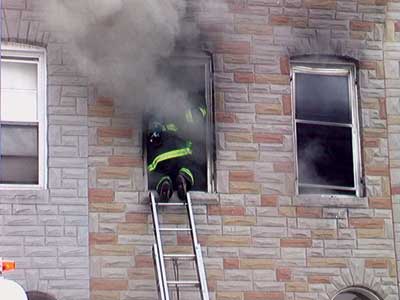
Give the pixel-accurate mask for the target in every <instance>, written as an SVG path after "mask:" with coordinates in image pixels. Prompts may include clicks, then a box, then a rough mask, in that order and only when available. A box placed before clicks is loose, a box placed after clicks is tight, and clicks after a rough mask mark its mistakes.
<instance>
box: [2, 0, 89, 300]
mask: <svg viewBox="0 0 400 300" xmlns="http://www.w3.org/2000/svg"><path fill="white" fill-rule="evenodd" d="M38 4H40V3H39V2H38V1H25V0H22V1H20V0H11V1H2V16H3V17H2V19H3V23H2V24H3V25H2V41H3V42H17V43H22V44H29V45H34V46H38V47H44V48H45V49H46V51H47V73H48V77H47V103H48V106H47V115H48V116H47V120H48V127H47V128H48V129H47V131H48V139H47V142H48V149H47V151H48V163H47V165H48V188H47V189H46V190H35V191H29V190H25V189H23V190H1V191H0V203H1V204H0V205H1V209H0V215H1V217H0V224H1V231H0V232H1V238H0V239H1V243H0V244H1V245H0V256H2V257H4V258H7V259H15V260H16V263H17V270H16V271H14V272H12V273H9V274H7V275H6V276H7V278H11V279H16V280H17V281H18V282H20V283H21V284H22V285H23V286H24V288H25V289H26V290H27V291H37V290H39V291H42V292H46V293H48V294H50V295H53V296H55V297H56V298H57V299H71V300H72V299H74V300H78V299H81V300H87V299H89V248H88V232H89V230H88V221H89V219H88V188H87V186H88V120H87V98H88V86H87V85H88V84H87V81H88V80H87V79H86V78H85V77H82V76H80V75H79V74H78V72H77V68H76V66H75V65H74V64H73V63H72V60H71V57H70V55H69V53H68V52H67V51H66V47H65V45H67V43H68V41H67V39H66V38H65V37H63V36H59V35H57V34H54V32H50V28H48V27H47V26H46V24H45V23H44V22H43V20H44V14H45V13H46V11H43V10H42V9H39V6H38Z"/></svg>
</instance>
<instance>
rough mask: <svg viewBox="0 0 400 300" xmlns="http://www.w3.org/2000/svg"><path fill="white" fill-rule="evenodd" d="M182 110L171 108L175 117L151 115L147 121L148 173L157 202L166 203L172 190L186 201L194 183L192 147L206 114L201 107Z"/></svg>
mask: <svg viewBox="0 0 400 300" xmlns="http://www.w3.org/2000/svg"><path fill="white" fill-rule="evenodd" d="M184 106H186V108H185V109H181V110H180V109H178V108H179V106H177V107H174V113H167V114H166V113H159V114H158V115H154V114H152V116H151V117H150V118H149V121H148V129H147V131H148V133H147V141H146V142H147V151H148V153H147V158H148V166H147V170H148V172H149V173H150V174H149V175H150V176H149V178H150V177H151V181H153V182H154V184H155V187H156V191H157V192H158V194H159V197H160V202H168V200H169V199H170V198H171V196H172V194H173V191H174V190H176V191H177V194H178V197H179V199H181V200H186V193H187V192H188V191H189V190H190V189H191V188H192V187H193V185H194V182H195V178H194V169H195V168H196V167H195V164H196V162H195V161H194V159H193V153H194V151H196V149H193V147H196V146H197V145H198V142H196V140H195V139H196V138H198V137H199V134H200V132H202V130H203V128H204V123H203V122H204V120H205V117H206V114H207V111H206V109H205V107H204V106H202V105H198V106H192V107H190V106H189V105H184ZM181 107H182V106H181ZM159 111H160V110H159ZM197 150H198V149H197Z"/></svg>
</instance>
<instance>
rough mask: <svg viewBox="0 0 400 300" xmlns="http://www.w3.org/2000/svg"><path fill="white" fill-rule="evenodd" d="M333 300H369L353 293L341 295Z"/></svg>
mask: <svg viewBox="0 0 400 300" xmlns="http://www.w3.org/2000/svg"><path fill="white" fill-rule="evenodd" d="M335 300H371V299H369V298H368V297H366V296H364V295H361V294H359V293H354V292H346V293H341V294H339V295H337V296H336V297H335Z"/></svg>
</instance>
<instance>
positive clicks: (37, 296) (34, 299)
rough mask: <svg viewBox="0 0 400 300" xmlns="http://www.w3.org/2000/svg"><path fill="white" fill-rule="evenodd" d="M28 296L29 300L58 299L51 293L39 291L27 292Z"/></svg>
mask: <svg viewBox="0 0 400 300" xmlns="http://www.w3.org/2000/svg"><path fill="white" fill-rule="evenodd" d="M26 295H27V296H28V300H56V298H54V297H52V296H50V295H49V294H46V293H42V292H38V291H29V292H27V293H26Z"/></svg>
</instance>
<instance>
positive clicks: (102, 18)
mask: <svg viewBox="0 0 400 300" xmlns="http://www.w3.org/2000/svg"><path fill="white" fill-rule="evenodd" d="M51 10H52V13H50V14H48V15H49V16H50V17H49V18H50V19H49V20H48V21H49V22H50V25H51V26H52V27H53V28H57V29H59V32H60V34H63V35H65V33H66V32H67V33H68V35H69V36H70V39H71V41H70V45H71V48H72V49H70V50H71V54H72V56H73V59H74V60H75V62H76V63H77V65H78V66H79V68H80V71H81V72H82V73H83V74H87V75H88V76H89V79H90V81H91V82H92V83H93V84H94V85H95V86H96V88H97V89H98V94H101V95H105V96H113V97H114V98H116V100H117V103H118V104H124V105H126V104H128V105H129V106H130V107H133V108H134V109H135V111H137V112H140V111H142V109H143V107H144V104H146V105H147V104H149V102H157V105H162V104H163V103H164V102H165V99H167V98H168V99H184V98H186V95H185V92H183V91H182V90H179V89H177V88H176V87H173V86H172V85H171V84H170V82H169V79H168V78H167V77H168V76H165V74H164V75H161V74H160V72H159V69H158V66H159V64H160V63H162V62H163V61H164V60H166V59H168V57H169V56H170V55H171V53H172V52H173V51H174V48H175V44H176V41H177V39H180V38H181V37H182V35H183V33H184V34H185V35H186V36H196V34H197V33H196V30H191V32H189V33H188V31H187V27H185V28H184V29H185V30H182V29H183V26H182V24H181V22H182V19H183V17H184V15H185V11H186V4H185V1H184V0H79V1H78V0H73V1H71V0H55V1H54V3H53V5H52V7H51ZM192 28H195V27H192Z"/></svg>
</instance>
